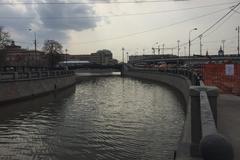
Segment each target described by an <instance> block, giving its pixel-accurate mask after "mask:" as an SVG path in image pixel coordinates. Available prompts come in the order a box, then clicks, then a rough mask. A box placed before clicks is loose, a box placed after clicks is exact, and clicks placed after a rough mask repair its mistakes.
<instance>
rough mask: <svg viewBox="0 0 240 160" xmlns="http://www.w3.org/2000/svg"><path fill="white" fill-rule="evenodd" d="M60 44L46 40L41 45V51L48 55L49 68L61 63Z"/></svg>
mask: <svg viewBox="0 0 240 160" xmlns="http://www.w3.org/2000/svg"><path fill="white" fill-rule="evenodd" d="M62 48H63V46H62V44H61V43H59V42H58V41H55V40H46V41H45V42H44V45H43V51H45V53H46V54H47V55H48V65H49V67H51V68H54V66H55V65H56V64H57V63H58V62H59V61H61V54H62V53H63V52H62Z"/></svg>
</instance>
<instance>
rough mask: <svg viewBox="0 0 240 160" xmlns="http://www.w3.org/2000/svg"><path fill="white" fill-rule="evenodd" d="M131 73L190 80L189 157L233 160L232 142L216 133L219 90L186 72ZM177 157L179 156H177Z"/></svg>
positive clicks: (173, 70) (150, 70)
mask: <svg viewBox="0 0 240 160" xmlns="http://www.w3.org/2000/svg"><path fill="white" fill-rule="evenodd" d="M129 70H132V71H149V72H151V73H155V74H157V73H159V72H166V73H172V74H180V75H183V76H185V77H187V78H189V79H190V80H191V82H192V86H190V88H189V96H190V97H189V98H190V101H189V102H190V103H189V104H188V107H189V109H188V113H187V114H190V117H191V118H190V119H189V121H190V123H189V124H191V125H190V126H189V128H191V129H190V132H191V142H190V143H191V144H190V148H189V150H190V155H191V156H192V157H202V158H203V159H204V160H233V157H234V156H233V148H232V145H231V143H229V142H228V140H227V139H226V138H225V137H224V136H223V135H221V134H219V132H218V130H217V97H218V94H219V91H218V88H217V87H214V86H205V85H204V83H203V81H201V77H200V76H199V74H197V73H195V72H193V71H191V70H188V69H168V70H159V69H155V68H133V67H131V68H129ZM177 154H178V153H177Z"/></svg>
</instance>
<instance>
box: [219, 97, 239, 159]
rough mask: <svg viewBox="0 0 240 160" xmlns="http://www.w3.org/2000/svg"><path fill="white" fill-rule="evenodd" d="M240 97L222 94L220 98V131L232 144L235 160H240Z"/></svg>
mask: <svg viewBox="0 0 240 160" xmlns="http://www.w3.org/2000/svg"><path fill="white" fill-rule="evenodd" d="M239 116H240V97H239V96H234V95H229V94H222V95H220V96H219V98H218V129H219V132H220V133H222V134H223V135H225V136H226V137H227V138H229V140H230V141H231V142H232V144H233V147H234V152H235V160H239V159H240V136H239V135H240V127H239V125H240V118H239Z"/></svg>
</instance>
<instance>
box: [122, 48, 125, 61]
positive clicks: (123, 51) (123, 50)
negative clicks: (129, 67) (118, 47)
mask: <svg viewBox="0 0 240 160" xmlns="http://www.w3.org/2000/svg"><path fill="white" fill-rule="evenodd" d="M124 50H125V48H122V62H123V64H124Z"/></svg>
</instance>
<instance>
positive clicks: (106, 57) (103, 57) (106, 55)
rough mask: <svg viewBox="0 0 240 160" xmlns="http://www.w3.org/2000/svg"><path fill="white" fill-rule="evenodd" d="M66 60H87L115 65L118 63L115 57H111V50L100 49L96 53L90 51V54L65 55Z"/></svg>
mask: <svg viewBox="0 0 240 160" xmlns="http://www.w3.org/2000/svg"><path fill="white" fill-rule="evenodd" d="M67 57H68V58H67V60H68V61H74V60H75V61H88V62H90V63H93V64H100V65H115V64H117V63H118V61H117V60H116V59H113V56H112V53H111V52H106V50H100V51H98V52H96V53H91V54H90V55H87V54H84V55H67Z"/></svg>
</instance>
